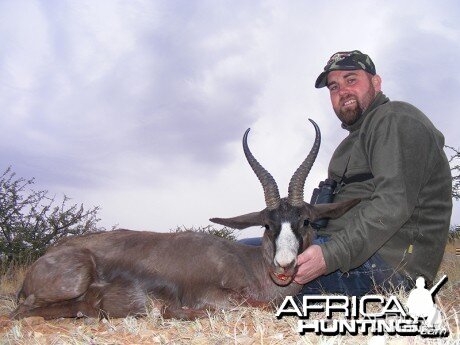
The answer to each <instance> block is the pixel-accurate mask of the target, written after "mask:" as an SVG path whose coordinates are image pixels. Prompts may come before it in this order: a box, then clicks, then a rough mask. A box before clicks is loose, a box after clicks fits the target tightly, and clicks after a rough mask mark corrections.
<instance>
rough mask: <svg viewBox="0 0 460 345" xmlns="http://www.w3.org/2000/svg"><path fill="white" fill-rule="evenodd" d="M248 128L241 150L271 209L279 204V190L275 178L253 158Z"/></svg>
mask: <svg viewBox="0 0 460 345" xmlns="http://www.w3.org/2000/svg"><path fill="white" fill-rule="evenodd" d="M249 131H250V128H248V129H247V130H246V132H245V133H244V136H243V150H244V155H245V156H246V159H247V160H248V163H249V165H250V166H251V168H252V170H253V171H254V173H255V174H256V175H257V178H258V179H259V181H260V183H261V184H262V188H263V189H264V195H265V204H266V205H267V208H268V209H270V210H273V209H275V208H277V207H278V206H279V204H280V192H279V191H278V186H277V184H276V181H275V179H274V178H273V176H272V175H270V173H269V172H268V171H267V170H265V169H264V167H263V166H262V165H260V163H259V162H258V161H257V160H256V159H255V158H254V156H253V155H252V153H251V151H250V150H249V147H248V133H249Z"/></svg>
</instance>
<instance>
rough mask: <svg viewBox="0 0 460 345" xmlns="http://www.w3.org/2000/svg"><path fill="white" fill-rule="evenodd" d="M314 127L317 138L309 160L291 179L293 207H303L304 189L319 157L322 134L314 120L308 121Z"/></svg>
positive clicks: (289, 199) (289, 196) (291, 201)
mask: <svg viewBox="0 0 460 345" xmlns="http://www.w3.org/2000/svg"><path fill="white" fill-rule="evenodd" d="M308 120H309V121H310V122H311V123H312V124H313V126H315V131H316V138H315V142H314V144H313V147H312V148H311V150H310V153H309V154H308V156H307V158H305V160H304V161H303V162H302V164H300V166H299V167H298V168H297V170H296V172H295V173H294V175H292V177H291V181H290V182H289V188H288V203H289V204H291V205H292V206H302V205H303V203H304V201H303V189H304V185H305V180H306V178H307V176H308V173H309V172H310V169H311V167H312V166H313V163H314V162H315V159H316V156H317V155H318V151H319V146H320V144H321V132H320V130H319V127H318V125H317V124H316V123H315V121H313V120H312V119H308Z"/></svg>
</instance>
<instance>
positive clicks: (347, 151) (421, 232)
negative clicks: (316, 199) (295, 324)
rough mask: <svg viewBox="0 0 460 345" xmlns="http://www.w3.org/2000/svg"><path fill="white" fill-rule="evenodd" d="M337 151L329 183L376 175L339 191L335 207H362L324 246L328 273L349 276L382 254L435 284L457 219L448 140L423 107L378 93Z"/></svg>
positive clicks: (335, 227) (331, 227)
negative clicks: (352, 204)
mask: <svg viewBox="0 0 460 345" xmlns="http://www.w3.org/2000/svg"><path fill="white" fill-rule="evenodd" d="M342 127H343V128H345V129H347V130H348V131H349V132H350V133H349V135H348V136H347V137H346V138H345V139H344V140H343V141H342V143H341V144H340V145H339V146H338V147H337V149H336V150H335V152H334V154H333V156H332V159H331V162H330V164H329V178H332V179H334V180H336V181H338V182H339V181H340V180H341V178H342V175H343V173H344V171H345V168H346V174H345V176H346V177H350V176H354V175H357V174H362V173H371V174H372V175H373V176H374V177H373V178H371V179H370V180H367V181H365V182H354V183H350V184H347V185H345V186H343V187H338V188H337V190H336V193H337V194H336V196H335V199H334V201H342V200H348V199H352V198H360V199H361V200H362V201H361V203H360V204H358V205H357V206H355V207H354V208H353V209H352V210H350V211H349V212H347V213H346V214H345V215H344V216H342V217H341V218H339V219H335V220H330V221H329V224H328V226H327V227H326V228H325V230H323V231H324V233H326V234H329V235H331V240H330V241H328V242H327V243H325V244H322V245H321V247H322V250H323V254H324V257H325V261H326V265H327V273H330V272H333V271H335V270H337V269H340V270H341V271H343V272H347V271H349V270H351V269H353V268H356V267H358V266H360V265H361V264H363V263H364V262H365V261H366V260H367V259H369V257H370V256H372V255H373V254H374V253H376V252H377V253H378V254H380V255H381V257H382V258H383V260H384V261H385V262H387V263H389V264H390V265H392V266H393V267H394V268H396V269H398V270H399V271H402V272H405V273H406V274H408V275H409V276H410V277H411V278H412V279H414V280H415V279H416V278H417V277H418V276H420V275H422V276H424V277H425V278H426V279H428V280H430V281H432V280H433V279H434V277H435V275H436V272H437V270H438V268H439V265H440V263H441V260H442V257H443V254H444V249H445V245H446V241H447V235H448V231H449V223H450V216H451V212H452V177H451V173H450V168H449V163H448V160H447V158H446V155H445V153H444V151H443V146H444V137H443V135H442V134H441V133H440V132H439V131H438V130H437V129H436V128H435V127H434V126H433V124H432V123H431V121H430V120H429V119H428V118H427V117H426V116H425V115H424V114H423V113H422V112H421V111H420V110H418V109H417V108H415V107H414V106H412V105H410V104H408V103H404V102H393V101H389V99H388V98H387V97H386V96H385V95H384V94H383V93H379V94H377V96H376V98H375V100H374V101H373V103H372V104H371V106H370V107H369V108H368V109H367V110H366V111H365V113H364V114H363V115H362V117H361V118H360V119H359V120H358V121H357V123H355V124H353V125H352V126H345V125H342ZM347 162H348V166H347Z"/></svg>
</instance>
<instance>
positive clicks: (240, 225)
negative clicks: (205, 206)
mask: <svg viewBox="0 0 460 345" xmlns="http://www.w3.org/2000/svg"><path fill="white" fill-rule="evenodd" d="M210 221H211V222H213V223H217V224H220V225H225V226H228V227H230V228H233V229H246V228H249V227H250V226H256V225H260V226H262V225H264V222H263V218H262V212H252V213H248V214H243V215H242V216H237V217H233V218H211V219H210Z"/></svg>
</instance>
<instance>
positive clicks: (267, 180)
mask: <svg viewBox="0 0 460 345" xmlns="http://www.w3.org/2000/svg"><path fill="white" fill-rule="evenodd" d="M310 122H311V123H312V124H313V126H314V127H315V131H316V138H315V142H314V144H313V147H312V148H311V150H310V152H309V154H308V156H307V158H305V160H304V161H303V162H302V164H301V165H300V166H299V168H297V170H296V172H295V173H294V175H293V176H292V178H291V181H290V182H289V188H288V196H287V198H280V194H279V191H278V186H277V184H276V182H275V179H274V178H273V177H272V175H270V173H269V172H268V171H267V170H265V169H264V167H262V165H261V164H260V163H259V162H258V161H257V160H256V159H255V157H254V156H253V154H252V153H251V151H250V150H249V147H248V143H247V138H248V133H249V130H250V129H247V130H246V132H245V133H244V136H243V150H244V154H245V156H246V159H247V161H248V162H249V165H250V166H251V168H252V170H253V171H254V173H255V174H256V176H257V177H258V179H259V181H260V183H261V184H262V187H263V190H264V195H265V204H266V208H265V209H263V210H262V211H259V212H252V213H248V214H244V215H241V216H237V217H233V218H211V219H210V221H212V222H214V223H218V224H221V225H225V226H228V227H231V228H235V229H244V228H247V227H250V226H263V227H265V232H264V235H263V239H262V251H263V256H264V260H265V262H266V263H267V264H268V270H269V274H270V277H271V279H272V280H273V281H274V282H275V283H276V284H277V285H280V286H285V285H288V284H290V283H291V281H292V279H293V277H294V275H295V273H296V265H297V255H298V254H300V253H301V252H303V251H304V250H305V249H306V248H307V247H308V246H309V245H310V242H311V236H310V234H311V231H312V229H311V227H310V226H309V224H310V222H313V221H315V220H316V219H320V218H337V217H340V216H341V215H343V214H344V213H345V212H347V211H348V210H349V209H350V208H352V207H353V206H355V205H356V204H357V203H359V199H353V200H348V201H345V202H341V203H332V204H323V205H310V204H308V203H306V202H305V201H304V198H303V192H304V185H305V180H306V178H307V176H308V173H309V172H310V170H311V167H312V166H313V163H314V161H315V159H316V156H317V155H318V151H319V147H320V143H321V133H320V130H319V127H318V125H317V124H316V123H315V122H314V121H313V120H311V119H310Z"/></svg>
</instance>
